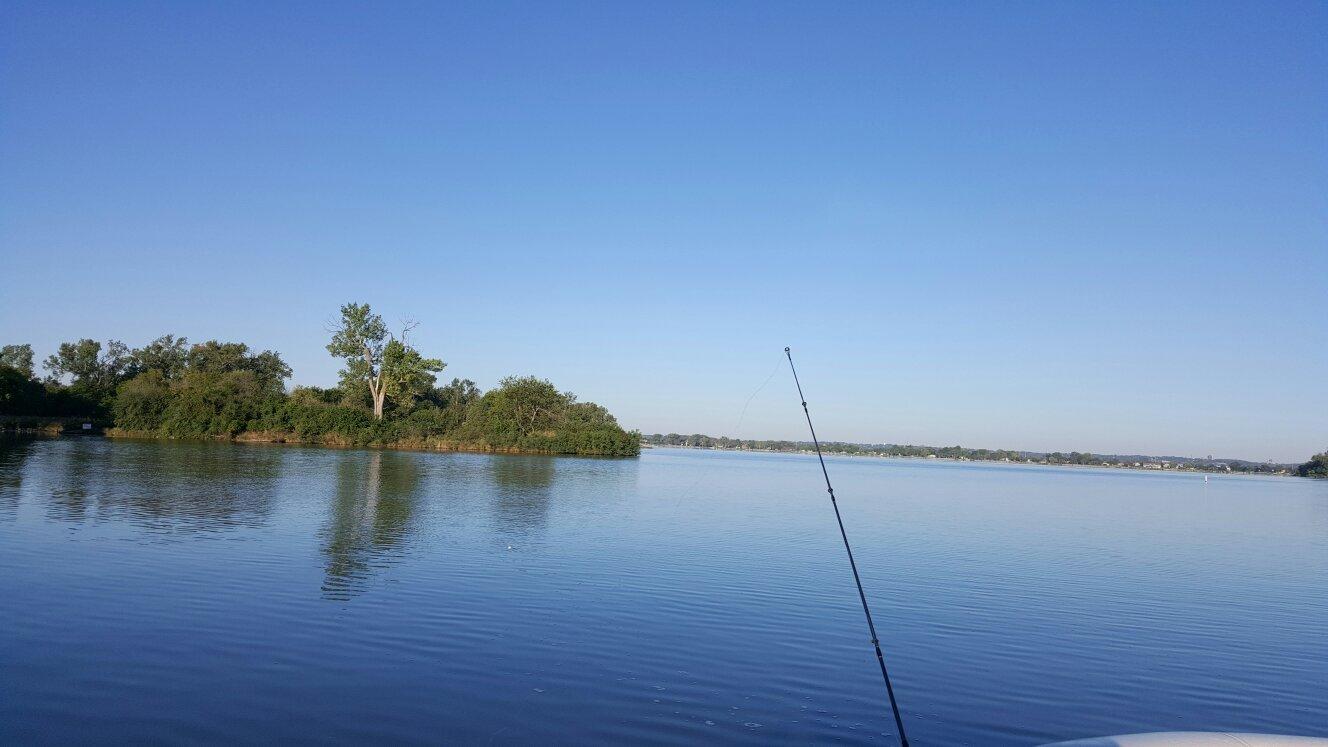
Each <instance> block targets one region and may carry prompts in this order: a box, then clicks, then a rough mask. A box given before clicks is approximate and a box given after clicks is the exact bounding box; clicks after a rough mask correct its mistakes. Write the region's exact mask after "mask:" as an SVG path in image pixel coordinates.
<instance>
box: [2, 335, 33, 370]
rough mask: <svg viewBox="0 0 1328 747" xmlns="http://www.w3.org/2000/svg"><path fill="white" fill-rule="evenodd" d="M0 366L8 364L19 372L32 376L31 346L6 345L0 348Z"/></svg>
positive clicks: (24, 344) (25, 344)
mask: <svg viewBox="0 0 1328 747" xmlns="http://www.w3.org/2000/svg"><path fill="white" fill-rule="evenodd" d="M0 366H9V367H10V368H12V369H14V370H15V371H18V372H19V373H21V374H23V375H24V376H27V377H28V378H32V346H31V345H29V344H27V343H23V344H22V345H6V346H4V347H3V348H0Z"/></svg>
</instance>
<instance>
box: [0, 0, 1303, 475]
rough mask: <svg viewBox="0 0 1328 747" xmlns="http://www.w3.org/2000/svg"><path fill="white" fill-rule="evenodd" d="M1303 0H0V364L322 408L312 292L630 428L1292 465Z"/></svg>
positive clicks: (464, 368) (464, 371)
mask: <svg viewBox="0 0 1328 747" xmlns="http://www.w3.org/2000/svg"><path fill="white" fill-rule="evenodd" d="M1326 29H1328V5H1326V4H1324V3H1322V2H1278V3H1248V4H1224V3H1214V2H1200V3H1193V4H1189V3H1180V2H1174V3H1172V2H1167V3H1152V2H1150V3H1063V2H1053V3H1018V4H1011V3H982V4H979V3H961V4H953V3H918V4H894V3H863V4H849V3H831V4H826V3H815V2H806V3H800V4H791V3H768V2H759V3H705V4H686V3H682V4H679V3H653V4H649V5H646V4H641V5H632V4H629V3H622V2H604V3H596V4H584V5H582V4H558V3H543V2H532V3H528V4H519V5H503V4H497V3H489V2H485V3H473V4H470V5H469V6H461V5H459V4H450V3H389V4H379V3H355V4H349V3H333V2H317V3H307V4H298V3H252V4H241V3H214V4H202V3H167V2H162V3H127V2H126V3H87V4H67V3H50V2H40V3H38V2H16V1H15V0H9V2H5V3H4V4H3V5H0V341H4V342H32V343H33V344H34V345H35V346H36V348H37V349H38V352H39V354H41V355H44V354H46V353H48V352H50V351H51V349H52V348H53V347H54V346H55V345H56V344H58V342H59V341H61V340H67V339H75V338H78V337H83V336H91V337H95V338H99V339H105V338H108V337H118V338H121V339H123V340H125V341H126V342H128V343H130V344H141V343H143V342H145V341H146V340H148V339H150V338H152V337H155V336H157V335H159V334H161V333H163V332H168V331H169V332H176V333H180V334H185V335H188V336H189V337H190V338H191V339H194V340H202V339H208V338H220V339H233V340H241V341H245V342H248V343H250V344H252V345H255V346H257V347H260V348H273V349H276V350H279V351H280V352H281V353H282V354H283V355H284V356H285V357H286V359H287V360H288V361H289V362H290V363H291V364H292V365H293V366H294V368H295V382H296V383H308V384H324V385H325V384H331V383H332V382H334V381H335V379H336V369H337V364H336V362H335V361H333V360H332V359H330V358H329V357H328V356H327V354H326V352H325V350H324V349H323V345H324V344H325V342H326V340H325V337H326V335H325V333H324V326H325V323H326V322H327V320H329V319H330V318H331V317H332V316H333V315H334V314H335V312H336V309H337V306H338V305H339V304H340V303H342V302H343V301H347V300H364V301H369V302H371V303H372V304H374V306H375V308H377V309H379V310H380V311H381V312H382V313H383V314H384V315H385V317H386V318H388V319H389V320H393V319H397V318H400V317H403V316H410V317H414V318H416V319H418V320H419V321H421V322H422V326H421V327H420V329H419V330H418V333H417V336H416V340H417V341H418V343H419V344H420V346H421V347H422V348H424V349H425V350H426V352H428V353H432V354H436V355H439V356H441V357H442V358H444V359H445V360H446V361H447V362H448V364H449V366H448V370H447V371H446V372H445V373H446V375H448V376H452V375H456V376H462V377H468V378H472V379H474V380H475V381H476V382H478V383H479V384H480V385H481V386H483V387H488V386H491V385H493V384H494V383H495V382H496V381H497V380H498V379H499V378H500V377H502V376H503V375H506V374H509V373H527V372H528V373H536V374H539V375H541V376H546V377H548V378H551V379H552V380H553V381H554V382H555V383H556V384H558V385H559V386H560V387H563V388H566V389H571V390H574V391H576V392H578V393H580V394H581V395H582V396H583V397H584V398H587V399H593V400H596V401H599V402H601V403H603V404H605V405H607V406H608V407H609V408H610V409H611V410H613V411H614V412H615V413H617V414H618V416H619V418H620V420H621V421H622V422H623V423H624V424H625V425H627V426H629V427H636V428H640V429H642V430H644V431H647V432H653V431H664V432H667V431H681V432H708V433H712V434H730V435H741V436H750V437H800V436H802V434H803V430H802V422H801V420H800V417H801V413H800V412H799V411H798V409H797V402H796V398H795V395H794V393H793V390H792V384H791V382H790V380H789V379H788V375H787V373H786V372H785V371H782V370H781V371H779V372H778V373H777V374H776V376H775V378H774V379H773V380H771V381H770V383H769V385H768V386H766V387H765V389H763V390H761V391H760V393H759V394H757V395H756V396H755V397H754V398H753V399H752V400H751V405H750V407H749V408H748V409H747V411H746V413H745V415H743V416H742V417H741V423H740V422H739V420H740V415H742V411H743V405H744V403H745V402H746V401H747V399H748V397H749V396H750V395H751V394H752V392H753V391H754V390H756V389H757V388H758V387H759V386H760V384H761V383H762V382H763V381H765V380H766V378H767V376H768V375H769V374H770V372H771V370H772V368H773V367H774V366H775V364H776V363H777V361H778V359H779V356H780V354H781V350H782V348H783V346H784V345H792V346H793V348H794V351H795V353H796V354H797V356H798V362H799V364H800V367H801V370H802V372H803V375H804V377H805V379H804V380H805V383H806V385H807V389H808V397H809V399H810V401H811V403H812V406H813V408H814V414H815V416H816V417H817V419H818V423H819V427H820V430H821V432H822V435H823V436H825V437H827V438H834V439H842V440H865V441H890V442H912V443H929V444H954V443H960V444H964V445H968V446H988V447H1010V448H1027V449H1061V450H1067V451H1068V450H1071V449H1078V450H1093V451H1104V452H1129V453H1134V452H1146V453H1165V454H1186V455H1206V454H1209V453H1211V454H1214V455H1218V456H1240V457H1246V458H1252V459H1267V458H1273V459H1277V460H1302V459H1304V458H1305V457H1308V456H1309V455H1310V454H1311V453H1312V452H1314V451H1321V450H1323V449H1324V448H1325V447H1328V387H1325V386H1324V382H1325V381H1328V274H1325V267H1326V266H1328V43H1326V42H1325V30H1326Z"/></svg>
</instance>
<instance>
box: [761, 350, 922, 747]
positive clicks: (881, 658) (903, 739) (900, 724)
mask: <svg viewBox="0 0 1328 747" xmlns="http://www.w3.org/2000/svg"><path fill="white" fill-rule="evenodd" d="M784 355H785V356H787V357H788V363H789V370H790V371H792V372H793V383H794V384H796V385H797V386H798V399H799V400H801V401H802V413H803V414H804V415H806V416H807V430H809V431H811V434H812V444H813V445H814V446H815V447H816V458H817V459H819V460H820V461H821V474H822V475H824V476H825V490H826V492H827V493H829V494H830V505H831V506H833V507H834V509H835V521H837V522H838V523H839V536H840V537H842V538H843V539H844V551H845V552H847V553H848V564H849V567H850V568H852V569H853V581H854V583H856V584H857V585H858V598H859V599H861V600H862V612H863V614H865V615H866V616H867V629H868V630H869V631H871V642H872V646H873V647H874V648H875V649H876V661H877V662H878V663H879V664H880V665H881V678H882V679H884V680H885V692H886V694H887V695H889V696H890V711H891V712H892V713H894V716H895V728H896V729H898V730H899V743H900V745H902V747H908V737H907V736H905V735H904V719H903V718H901V717H900V715H899V704H898V703H896V702H895V689H894V687H892V686H891V685H890V673H889V672H887V671H886V670H885V655H884V654H882V653H881V641H880V639H879V638H877V637H876V623H874V622H872V614H871V608H870V607H868V606H867V593H866V592H865V591H863V590H862V578H861V577H860V576H859V575H858V564H857V563H856V562H855V561H854V560H853V548H852V547H850V546H849V544H848V532H845V531H844V519H843V517H841V516H840V515H839V503H838V502H836V501H835V489H834V486H832V485H831V484H830V472H829V471H828V470H827V469H826V468H825V457H824V456H822V455H821V442H820V441H818V440H817V439H816V428H815V427H813V426H812V414H811V411H810V410H808V409H807V397H806V395H804V394H803V393H802V382H801V381H798V369H797V368H796V367H795V366H794V365H793V353H791V352H789V349H788V348H784Z"/></svg>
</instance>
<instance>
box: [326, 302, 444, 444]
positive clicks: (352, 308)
mask: <svg viewBox="0 0 1328 747" xmlns="http://www.w3.org/2000/svg"><path fill="white" fill-rule="evenodd" d="M410 330H411V325H409V324H408V325H407V326H406V328H405V329H403V330H402V332H401V337H400V338H397V337H394V336H392V334H391V333H390V332H388V331H387V325H386V324H384V323H383V318H382V317H381V316H379V315H377V314H375V313H373V310H372V309H371V308H369V304H367V303H348V304H345V305H344V306H342V307H341V325H340V326H338V327H337V328H335V329H334V330H333V334H332V341H331V342H329V343H328V345H327V351H328V352H329V353H331V354H332V355H333V356H336V357H338V358H344V359H345V361H346V367H345V368H343V369H342V370H341V387H342V389H345V390H347V391H350V390H353V389H354V388H356V387H359V386H367V387H368V389H369V397H370V401H371V403H372V407H373V413H374V417H375V418H376V419H378V420H382V419H383V416H384V413H385V406H386V403H387V401H388V399H389V398H390V399H391V400H392V403H393V404H394V406H395V407H396V408H397V409H399V410H403V411H408V410H410V409H411V407H412V406H414V404H415V401H416V400H417V399H418V398H420V397H422V396H423V395H424V394H425V393H427V392H428V391H429V389H430V388H432V387H433V384H434V381H435V377H434V374H435V373H437V372H439V371H441V370H443V367H444V364H443V362H442V361H441V360H438V359H437V358H425V357H424V356H422V355H420V353H419V351H417V350H416V349H415V348H413V347H411V346H410V345H409V344H408V343H407V342H406V336H407V334H408V333H409V332H410Z"/></svg>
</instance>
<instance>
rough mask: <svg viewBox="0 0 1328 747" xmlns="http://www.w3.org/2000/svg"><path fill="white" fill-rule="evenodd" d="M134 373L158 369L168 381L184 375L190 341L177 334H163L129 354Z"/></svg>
mask: <svg viewBox="0 0 1328 747" xmlns="http://www.w3.org/2000/svg"><path fill="white" fill-rule="evenodd" d="M129 357H130V360H131V365H132V367H133V369H134V373H135V374H138V373H142V372H144V371H157V372H159V373H160V374H161V375H162V378H163V379H165V380H167V381H175V380H176V379H179V378H180V377H181V376H183V375H184V369H185V365H186V364H187V362H188V360H189V341H188V340H187V339H185V338H183V337H176V336H175V335H162V336H161V337H158V338H157V339H155V340H153V341H152V342H150V343H148V344H147V345H144V346H143V347H141V348H138V349H136V350H134V351H133V352H132V353H130V355H129Z"/></svg>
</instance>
